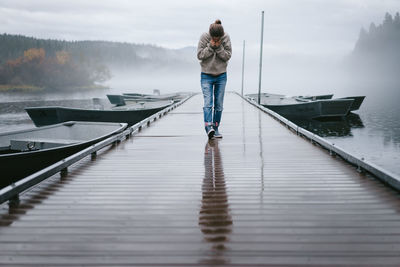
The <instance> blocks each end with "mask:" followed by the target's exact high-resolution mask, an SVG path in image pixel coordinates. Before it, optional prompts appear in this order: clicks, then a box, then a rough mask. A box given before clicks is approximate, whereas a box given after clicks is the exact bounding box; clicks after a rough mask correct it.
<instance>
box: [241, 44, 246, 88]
mask: <svg viewBox="0 0 400 267" xmlns="http://www.w3.org/2000/svg"><path fill="white" fill-rule="evenodd" d="M245 49H246V40H243V57H242V96H243V85H244V58H245V51H246V50H245Z"/></svg>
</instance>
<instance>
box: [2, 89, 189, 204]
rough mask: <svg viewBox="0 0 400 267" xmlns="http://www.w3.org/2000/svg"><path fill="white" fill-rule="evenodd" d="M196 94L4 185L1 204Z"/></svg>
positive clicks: (16, 198)
mask: <svg viewBox="0 0 400 267" xmlns="http://www.w3.org/2000/svg"><path fill="white" fill-rule="evenodd" d="M193 95H194V94H191V95H189V96H188V97H186V98H185V99H182V100H181V101H179V102H178V103H175V104H173V105H171V106H168V107H166V108H165V109H163V110H161V111H159V112H157V113H155V114H153V115H151V116H150V117H147V118H146V119H144V120H142V121H140V122H138V123H136V124H135V125H132V126H130V127H129V128H127V129H126V130H125V131H123V132H121V133H118V134H115V135H113V136H111V137H109V138H107V139H105V140H103V141H100V142H98V143H96V144H94V145H91V146H89V147H87V148H85V149H83V150H81V151H79V152H77V153H75V154H73V155H71V156H69V157H67V158H65V159H63V160H61V161H58V162H56V163H54V164H52V165H50V166H48V167H46V168H44V169H42V170H40V171H38V172H35V173H33V174H31V175H29V176H27V177H25V178H23V179H21V180H18V181H17V182H15V183H13V184H11V185H9V186H7V187H4V188H3V189H1V190H0V204H2V203H4V202H6V201H8V200H9V201H11V202H13V203H18V202H19V195H20V194H21V193H22V192H24V191H26V190H28V189H30V188H31V187H32V186H34V185H36V184H38V183H40V182H42V181H43V180H46V179H47V178H49V177H50V176H52V175H54V174H56V173H58V172H61V176H64V175H65V174H66V173H68V167H69V166H71V165H72V164H74V163H76V162H78V161H79V160H81V159H83V158H85V157H86V156H88V155H91V156H92V157H94V156H95V155H96V153H97V151H99V150H100V149H102V148H104V147H106V146H108V145H111V144H116V143H119V142H121V141H122V140H123V139H124V138H126V139H127V138H129V137H130V136H132V135H134V134H136V133H138V132H139V131H140V130H141V129H142V128H143V127H146V126H149V125H150V123H152V122H154V121H156V120H157V119H158V118H161V117H162V116H164V115H166V114H167V113H168V112H170V111H171V110H173V109H175V108H176V107H178V106H180V105H182V104H183V103H184V102H186V101H187V100H188V99H189V98H191V97H192V96H193Z"/></svg>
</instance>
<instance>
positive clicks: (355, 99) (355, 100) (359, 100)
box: [339, 96, 365, 111]
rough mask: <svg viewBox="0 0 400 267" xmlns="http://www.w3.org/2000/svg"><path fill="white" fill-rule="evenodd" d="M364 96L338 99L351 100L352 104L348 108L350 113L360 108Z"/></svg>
mask: <svg viewBox="0 0 400 267" xmlns="http://www.w3.org/2000/svg"><path fill="white" fill-rule="evenodd" d="M364 98H365V96H349V97H342V98H339V99H353V103H352V105H351V107H350V111H354V110H358V109H360V107H361V104H362V103H363V101H364Z"/></svg>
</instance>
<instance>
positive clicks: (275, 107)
mask: <svg viewBox="0 0 400 267" xmlns="http://www.w3.org/2000/svg"><path fill="white" fill-rule="evenodd" d="M247 97H248V98H250V99H252V100H254V101H258V94H250V95H247ZM353 101H354V100H353V99H320V100H310V99H305V98H301V97H286V96H284V95H278V94H268V93H263V94H261V101H260V104H261V105H263V106H264V107H266V108H268V109H271V110H272V111H275V112H276V113H278V114H280V115H281V116H284V117H286V118H289V119H291V118H308V119H319V118H332V117H343V116H346V114H348V113H349V112H350V107H351V106H352V103H353Z"/></svg>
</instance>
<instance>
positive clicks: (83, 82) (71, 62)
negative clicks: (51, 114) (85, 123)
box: [0, 34, 194, 89]
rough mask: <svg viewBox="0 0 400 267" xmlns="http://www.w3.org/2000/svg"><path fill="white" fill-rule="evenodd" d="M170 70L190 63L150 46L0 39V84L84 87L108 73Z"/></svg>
mask: <svg viewBox="0 0 400 267" xmlns="http://www.w3.org/2000/svg"><path fill="white" fill-rule="evenodd" d="M193 58H194V57H193ZM61 59H62V60H61ZM171 66H179V67H181V68H183V69H184V68H187V67H191V66H193V62H190V61H188V60H187V57H186V58H185V57H184V56H182V52H181V51H179V50H171V49H165V48H162V47H158V46H154V45H145V44H131V43H120V42H107V41H63V40H45V39H37V38H33V37H26V36H22V35H10V34H1V35H0V84H29V85H35V86H39V87H45V88H56V89H58V88H63V87H71V86H88V85H91V84H93V83H95V82H101V81H104V80H107V79H109V78H110V77H111V71H112V70H119V69H129V70H139V69H140V70H143V69H157V68H170V67H171Z"/></svg>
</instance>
